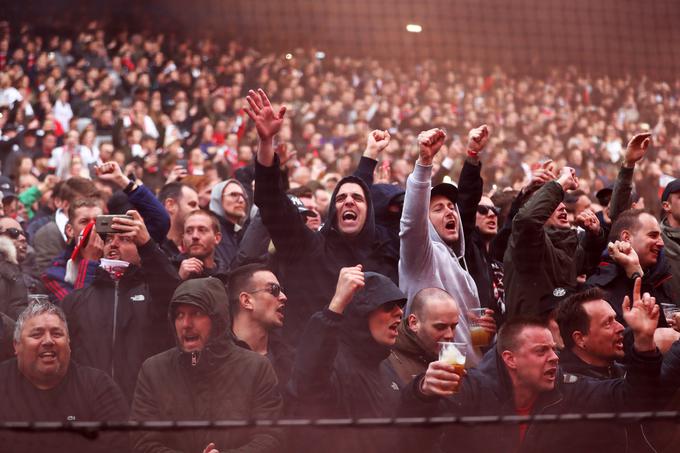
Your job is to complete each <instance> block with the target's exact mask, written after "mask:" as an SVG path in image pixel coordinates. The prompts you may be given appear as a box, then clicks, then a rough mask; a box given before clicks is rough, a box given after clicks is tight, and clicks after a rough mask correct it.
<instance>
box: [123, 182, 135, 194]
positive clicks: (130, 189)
mask: <svg viewBox="0 0 680 453" xmlns="http://www.w3.org/2000/svg"><path fill="white" fill-rule="evenodd" d="M136 188H137V183H136V182H135V181H130V182H129V183H128V185H127V186H125V189H123V192H124V193H125V194H127V195H130V194H131V193H132V192H134V191H135V189H136Z"/></svg>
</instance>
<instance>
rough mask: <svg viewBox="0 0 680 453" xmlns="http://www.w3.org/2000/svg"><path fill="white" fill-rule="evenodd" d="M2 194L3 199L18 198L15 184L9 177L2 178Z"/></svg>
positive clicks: (0, 185) (0, 184) (0, 189)
mask: <svg viewBox="0 0 680 453" xmlns="http://www.w3.org/2000/svg"><path fill="white" fill-rule="evenodd" d="M0 192H2V197H3V198H7V197H15V196H16V192H15V191H14V184H12V181H11V180H10V179H9V178H8V177H7V176H0Z"/></svg>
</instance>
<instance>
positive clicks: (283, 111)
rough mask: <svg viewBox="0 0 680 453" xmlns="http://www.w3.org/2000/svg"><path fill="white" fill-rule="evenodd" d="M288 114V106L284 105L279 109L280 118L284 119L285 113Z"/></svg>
mask: <svg viewBox="0 0 680 453" xmlns="http://www.w3.org/2000/svg"><path fill="white" fill-rule="evenodd" d="M285 114H286V106H285V105H282V106H281V108H280V109H279V119H283V115H285Z"/></svg>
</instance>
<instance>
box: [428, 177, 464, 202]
mask: <svg viewBox="0 0 680 453" xmlns="http://www.w3.org/2000/svg"><path fill="white" fill-rule="evenodd" d="M435 195H444V196H445V197H446V198H448V199H449V200H451V202H452V203H453V204H455V203H456V200H458V187H456V186H454V185H453V184H449V183H446V182H442V183H439V184H437V185H436V186H434V187H433V188H432V191H431V192H430V200H431V199H432V198H434V196H435Z"/></svg>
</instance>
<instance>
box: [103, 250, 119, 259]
mask: <svg viewBox="0 0 680 453" xmlns="http://www.w3.org/2000/svg"><path fill="white" fill-rule="evenodd" d="M106 257H107V258H108V259H111V260H117V259H119V258H120V253H118V250H109V253H107V254H106Z"/></svg>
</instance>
